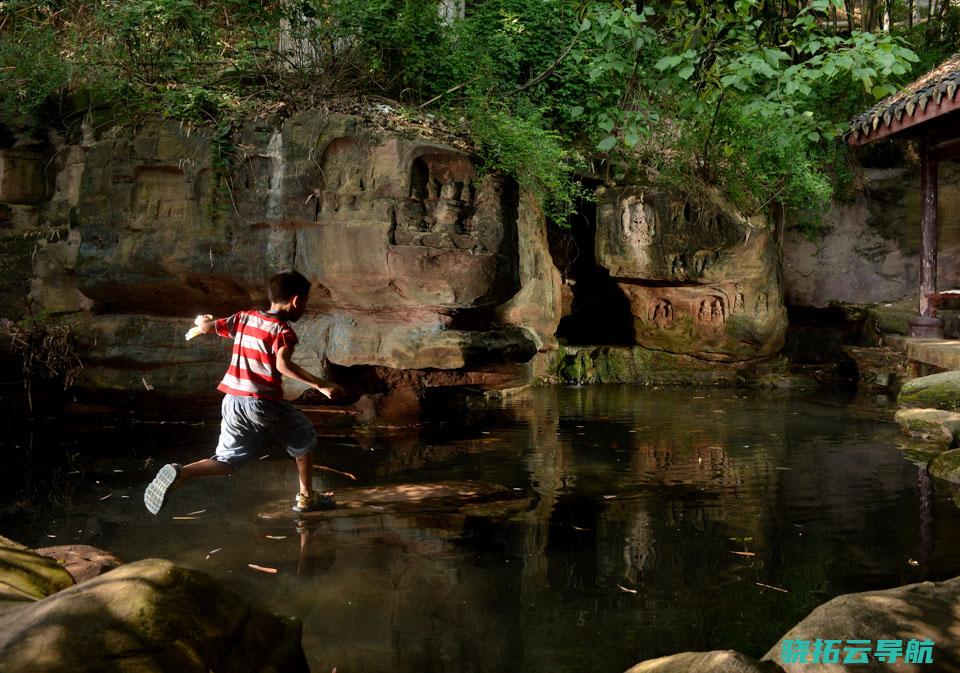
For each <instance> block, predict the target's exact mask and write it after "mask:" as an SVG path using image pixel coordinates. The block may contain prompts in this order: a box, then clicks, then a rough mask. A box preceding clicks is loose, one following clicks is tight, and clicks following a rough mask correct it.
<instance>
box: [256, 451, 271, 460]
mask: <svg viewBox="0 0 960 673" xmlns="http://www.w3.org/2000/svg"><path fill="white" fill-rule="evenodd" d="M269 457H270V454H269V453H268V454H265V455H263V456H260V457H259V458H257V460H266V459H267V458H269Z"/></svg>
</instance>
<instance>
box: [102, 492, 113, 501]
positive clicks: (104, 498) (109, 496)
mask: <svg viewBox="0 0 960 673" xmlns="http://www.w3.org/2000/svg"><path fill="white" fill-rule="evenodd" d="M112 497H113V493H107V494H106V495H105V496H103V497H102V498H100V502H103V501H104V500H106V499H107V498H112Z"/></svg>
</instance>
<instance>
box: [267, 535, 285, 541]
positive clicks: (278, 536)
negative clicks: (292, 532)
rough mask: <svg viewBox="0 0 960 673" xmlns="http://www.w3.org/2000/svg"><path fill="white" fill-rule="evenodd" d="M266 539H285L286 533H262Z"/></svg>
mask: <svg viewBox="0 0 960 673" xmlns="http://www.w3.org/2000/svg"><path fill="white" fill-rule="evenodd" d="M264 537H265V538H267V539H268V540H286V539H287V536H286V535H264Z"/></svg>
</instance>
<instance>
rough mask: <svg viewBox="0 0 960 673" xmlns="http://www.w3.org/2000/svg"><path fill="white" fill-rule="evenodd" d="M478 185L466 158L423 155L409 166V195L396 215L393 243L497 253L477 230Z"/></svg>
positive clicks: (447, 154) (442, 154)
mask: <svg viewBox="0 0 960 673" xmlns="http://www.w3.org/2000/svg"><path fill="white" fill-rule="evenodd" d="M477 219H478V218H477V184H476V172H475V171H474V168H473V163H472V162H471V161H470V159H469V157H467V156H466V155H459V154H454V153H452V152H451V153H448V152H437V153H433V154H423V155H420V156H418V157H416V158H415V159H414V160H413V162H412V164H411V167H410V190H409V193H408V196H407V199H406V200H405V201H404V202H403V203H401V204H398V206H397V208H396V211H395V215H394V226H393V231H392V235H391V243H393V244H394V245H415V246H424V247H430V248H454V249H460V250H472V251H474V252H493V251H492V250H488V249H487V246H486V245H485V244H484V241H483V239H482V237H481V235H480V232H479V231H478V227H477Z"/></svg>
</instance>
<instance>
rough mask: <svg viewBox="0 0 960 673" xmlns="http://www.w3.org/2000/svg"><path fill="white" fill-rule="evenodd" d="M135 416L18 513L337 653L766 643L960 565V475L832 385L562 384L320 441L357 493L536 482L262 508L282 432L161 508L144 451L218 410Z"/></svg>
mask: <svg viewBox="0 0 960 673" xmlns="http://www.w3.org/2000/svg"><path fill="white" fill-rule="evenodd" d="M130 433H132V435H134V437H130V436H123V437H122V438H121V437H120V436H119V435H117V434H116V433H114V434H112V435H107V436H108V437H110V438H111V439H110V442H111V443H112V444H121V443H122V446H109V447H105V446H103V445H104V442H105V436H104V434H103V433H100V434H96V433H94V434H92V435H91V443H93V444H96V443H97V442H99V444H100V445H101V452H102V451H108V452H109V451H112V452H113V453H112V454H111V455H109V456H106V455H102V456H101V457H100V458H99V460H98V462H95V463H91V464H90V465H85V466H82V467H81V470H80V472H81V473H82V475H81V476H82V480H81V482H80V483H75V487H76V496H75V497H74V498H73V505H72V506H71V508H70V509H69V514H65V513H64V512H62V511H61V512H60V513H58V514H51V515H50V516H48V517H46V518H44V517H43V516H42V515H34V516H33V518H32V519H30V521H29V525H27V521H26V519H24V518H23V517H22V516H21V517H20V518H18V517H12V516H5V517H4V518H3V519H2V521H3V522H4V525H5V526H6V527H5V530H8V531H9V532H10V534H12V535H14V536H19V537H20V538H21V539H23V540H24V541H25V542H28V543H30V544H37V543H38V542H47V540H39V539H38V538H39V537H40V536H42V535H43V534H47V533H48V531H52V533H53V534H56V535H58V536H60V537H61V540H60V541H74V540H72V539H69V538H70V536H71V535H73V534H72V533H71V532H70V526H72V525H74V524H75V523H76V521H77V519H78V517H79V518H83V517H95V519H96V521H97V522H98V525H99V527H100V528H99V531H98V532H96V533H95V534H93V535H88V538H92V539H88V540H86V541H90V542H92V543H94V544H100V545H101V546H103V547H105V548H107V549H110V550H112V551H115V552H118V553H119V554H120V555H121V556H122V557H124V558H126V559H128V560H132V559H136V558H141V557H146V556H163V557H167V558H171V559H172V560H174V561H177V562H179V563H183V564H185V565H189V566H192V567H197V568H200V569H204V570H206V571H208V572H211V573H212V574H214V575H216V576H218V577H220V578H222V579H224V580H225V581H226V582H227V583H228V584H229V585H230V586H232V587H233V588H234V589H235V590H237V591H239V592H240V593H242V594H243V595H245V596H247V597H249V598H250V599H252V600H255V601H256V602H258V603H260V604H262V605H264V606H266V607H268V608H270V609H272V610H275V611H277V612H281V613H285V614H291V615H295V616H297V617H299V618H301V619H302V620H304V624H305V627H304V646H305V648H306V649H307V652H308V655H309V658H310V660H311V663H312V665H313V667H314V670H315V671H318V672H319V671H329V670H330V669H332V668H334V667H336V668H337V670H339V671H382V670H394V671H440V672H447V671H468V672H470V671H477V672H482V671H497V672H503V671H529V672H539V671H583V670H591V671H610V672H618V671H622V670H624V669H626V668H627V667H628V666H630V665H632V664H633V663H636V662H637V661H639V660H641V659H644V658H649V657H655V656H661V655H664V654H668V653H672V652H676V651H681V650H689V649H697V650H703V649H713V648H735V649H740V650H741V651H744V652H747V653H750V654H753V655H759V654H762V653H763V652H765V651H766V649H767V648H768V647H769V646H770V644H772V643H773V642H774V641H775V640H776V639H777V637H779V635H781V633H782V632H783V631H785V630H786V629H787V628H788V627H790V626H792V625H793V624H794V623H795V622H797V621H799V620H800V619H801V618H802V617H804V616H805V615H806V614H807V613H808V612H809V611H810V610H811V609H812V608H813V607H815V606H816V605H818V604H819V603H821V602H823V601H824V600H827V599H828V598H830V597H832V596H834V595H837V594H839V593H844V592H848V591H858V590H866V589H872V588H881V587H889V586H894V585H897V584H903V583H907V582H911V581H917V580H919V579H921V578H930V579H941V578H944V577H947V576H952V575H955V574H957V573H958V572H960V551H958V550H960V547H958V545H957V542H958V541H960V520H958V515H957V510H956V508H955V507H954V506H953V503H952V502H951V499H950V498H951V495H950V493H949V492H948V491H946V490H945V489H943V488H942V485H940V484H938V483H933V482H931V481H930V480H929V478H928V477H927V476H926V472H925V470H922V469H921V470H920V471H919V472H918V468H917V466H916V465H914V464H912V463H910V462H909V461H907V460H904V459H903V458H902V456H901V454H900V453H899V452H898V451H897V449H896V447H895V444H894V436H895V426H893V425H892V424H888V423H878V422H876V421H874V420H869V419H864V418H860V417H858V416H856V415H852V414H851V413H850V412H849V410H848V409H847V408H846V407H845V406H844V405H842V404H836V403H826V402H825V401H824V400H820V399H796V398H790V397H782V396H781V397H777V396H773V395H768V394H755V393H750V394H746V393H743V392H735V391H715V390H706V391H703V390H666V389H664V390H656V389H638V388H635V387H629V386H605V387H589V388H548V389H540V390H535V391H532V392H531V393H530V394H528V395H526V396H524V397H522V398H515V399H513V400H510V401H509V402H507V403H505V404H504V407H503V408H502V409H501V410H499V412H497V413H496V414H494V415H491V416H488V417H487V418H486V419H485V420H484V422H483V423H481V424H479V425H461V424H458V423H454V422H453V421H452V420H451V421H450V422H449V423H447V424H444V425H437V426H431V427H427V428H424V429H423V430H422V431H420V432H417V433H413V434H409V433H408V434H394V435H386V436H370V437H364V438H359V439H357V438H350V437H330V438H326V440H325V441H323V442H321V446H322V452H321V455H320V456H319V457H318V462H319V463H322V464H324V465H328V466H330V467H332V468H334V469H335V470H338V471H339V472H341V473H349V474H352V475H355V476H356V481H353V480H351V479H349V478H348V477H347V476H345V475H344V474H339V473H336V472H333V473H331V472H324V473H321V476H322V477H323V479H324V480H325V481H326V484H327V485H328V486H330V487H332V488H334V489H336V490H338V491H339V492H340V493H341V494H343V493H346V489H350V488H358V487H368V486H373V485H381V486H383V487H385V488H388V490H389V487H391V486H392V485H399V486H401V488H398V489H396V498H397V499H398V500H399V501H404V500H405V499H407V500H408V499H409V496H410V495H411V493H413V492H414V491H411V490H409V489H408V490H407V491H403V489H402V486H403V485H405V484H421V485H430V484H436V483H437V482H449V481H456V480H470V481H478V482H482V483H486V484H496V485H500V486H503V487H505V488H506V489H508V490H509V491H510V492H511V493H515V494H517V496H516V497H511V498H503V499H497V498H492V499H490V500H488V501H484V502H476V501H474V502H465V501H455V499H453V500H450V501H449V502H446V503H443V502H432V504H429V506H427V505H425V504H423V503H420V504H418V505H416V506H408V507H395V506H392V505H391V504H390V502H388V501H387V502H380V501H378V503H377V504H375V505H373V506H371V507H366V508H363V509H360V510H357V511H354V512H352V513H349V514H348V513H347V512H345V511H344V512H341V513H340V514H338V515H337V516H331V517H326V518H322V519H317V520H312V521H309V522H303V523H300V524H297V523H296V522H294V521H293V520H287V519H283V518H281V519H274V520H264V519H263V518H262V514H263V512H264V511H265V507H266V506H267V505H266V503H269V502H271V501H274V500H276V499H278V498H284V497H288V496H290V495H292V494H293V493H294V491H295V489H296V478H295V475H294V472H293V469H292V465H291V464H290V462H289V461H288V460H286V459H284V458H283V457H282V455H281V454H280V453H277V454H276V455H274V456H271V457H268V458H267V459H265V460H263V461H258V462H255V463H253V464H251V465H250V466H249V467H248V468H245V469H244V470H243V471H241V472H240V473H239V475H238V476H237V478H236V479H233V480H228V481H227V482H226V483H217V484H212V483H208V484H199V483H197V484H194V483H191V484H188V485H187V486H185V487H184V488H183V489H181V491H178V492H177V494H176V498H175V499H174V501H173V502H172V503H171V505H170V510H171V511H169V512H165V514H166V515H167V516H166V517H164V518H161V519H153V518H151V517H149V516H148V515H146V514H145V513H144V512H143V511H142V509H141V508H140V506H139V502H138V501H137V497H136V496H137V495H138V489H142V485H143V483H146V482H145V481H144V479H146V476H147V475H148V474H150V473H151V472H150V470H148V469H145V468H143V467H142V464H143V462H144V461H145V460H148V459H149V458H150V457H151V456H154V457H155V459H156V460H167V459H170V458H180V457H181V454H183V456H182V457H184V458H192V457H196V456H197V455H202V454H203V453H204V452H205V451H206V450H207V449H206V448H203V447H204V445H205V444H208V443H209V442H210V441H212V438H211V437H210V436H208V435H210V434H211V433H212V434H214V435H215V429H213V430H212V431H210V430H208V429H187V430H184V431H183V432H181V433H180V434H176V433H174V434H173V435H171V434H169V433H167V434H163V433H161V434H160V435H159V436H155V437H154V438H153V440H154V441H152V442H151V441H150V440H146V439H145V437H146V435H145V433H143V429H142V428H141V429H137V428H134V429H132V430H131V431H130ZM137 433H140V435H139V436H137ZM185 438H186V439H185ZM158 440H159V441H158ZM137 442H139V443H137ZM176 442H186V443H184V444H179V445H177V444H176ZM171 445H174V446H173V448H172V449H171V448H166V447H169V446H171ZM129 446H139V447H142V448H140V449H139V450H137V451H135V455H134V456H133V457H130V451H129V449H126V450H125V449H124V448H123V447H129ZM81 448H82V447H81ZM198 452H199V454H198ZM118 454H119V455H118ZM83 455H89V454H87V453H86V452H83ZM108 458H109V460H112V461H114V462H104V461H105V460H106V459H108ZM112 465H120V466H121V467H111V466H112ZM116 469H120V470H123V471H122V472H120V473H116V472H111V471H110V470H116ZM918 475H919V477H918ZM515 489H517V490H515ZM108 490H109V492H110V493H111V494H115V495H112V497H110V498H109V499H107V500H102V498H103V497H104V495H105V493H106V492H107V491H108ZM124 494H127V495H133V496H134V497H131V498H126V499H124V498H122V497H120V496H122V495H124ZM388 500H389V499H388ZM378 508H379V509H378ZM7 511H8V512H9V511H10V510H7ZM191 512H202V513H200V514H196V515H194V516H193V517H192V518H188V519H172V518H171V517H172V516H184V515H190V513H191ZM251 564H252V565H254V566H258V567H259V568H261V569H260V570H258V569H255V568H252V567H251ZM263 569H267V570H263ZM270 570H275V571H276V572H275V573H274V572H270Z"/></svg>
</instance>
